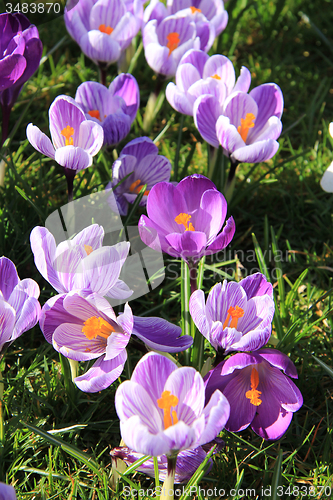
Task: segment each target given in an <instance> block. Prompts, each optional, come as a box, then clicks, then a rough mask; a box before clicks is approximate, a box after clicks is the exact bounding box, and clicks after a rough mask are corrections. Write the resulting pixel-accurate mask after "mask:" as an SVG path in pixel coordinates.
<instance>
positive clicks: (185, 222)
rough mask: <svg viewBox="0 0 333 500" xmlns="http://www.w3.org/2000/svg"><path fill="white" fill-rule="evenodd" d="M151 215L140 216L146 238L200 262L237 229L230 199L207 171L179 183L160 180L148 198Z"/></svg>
mask: <svg viewBox="0 0 333 500" xmlns="http://www.w3.org/2000/svg"><path fill="white" fill-rule="evenodd" d="M147 213H148V217H146V216H145V215H142V216H141V218H140V220H139V233H140V237H141V239H142V241H143V242H144V243H145V244H146V245H148V246H149V247H150V248H153V249H154V250H159V251H161V250H162V251H163V252H165V253H167V254H169V255H171V256H173V257H180V258H182V259H184V260H185V261H186V262H188V263H194V264H195V263H197V262H198V261H199V259H200V258H201V257H202V256H203V255H211V254H214V253H216V252H218V251H220V250H222V249H223V248H225V247H226V246H227V245H228V244H229V243H230V241H231V240H232V238H233V235H234V233H235V222H234V219H233V218H232V217H230V218H229V219H228V220H227V222H226V225H225V227H224V228H223V230H222V232H220V230H221V228H222V226H223V224H224V221H225V218H226V214H227V202H226V201H225V198H224V196H223V195H222V194H221V193H220V192H219V191H218V190H217V189H216V187H215V184H214V183H213V182H212V181H210V180H209V179H207V178H206V177H204V176H203V175H198V174H194V175H190V176H188V177H185V178H184V179H183V180H182V181H180V182H179V184H178V185H177V186H174V185H173V184H171V183H167V182H160V183H159V184H156V185H155V186H154V187H153V188H152V189H151V191H150V193H149V195H148V199H147Z"/></svg>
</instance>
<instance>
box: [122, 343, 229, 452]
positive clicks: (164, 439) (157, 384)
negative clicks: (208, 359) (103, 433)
mask: <svg viewBox="0 0 333 500" xmlns="http://www.w3.org/2000/svg"><path fill="white" fill-rule="evenodd" d="M204 401H205V389H204V383H203V379H202V377H201V375H200V374H199V373H198V372H197V371H196V370H195V369H194V368H192V367H188V366H184V367H181V368H177V365H176V364H175V363H174V362H173V361H171V360H169V359H168V358H166V357H164V356H162V355H160V354H157V353H148V354H146V355H145V356H144V357H143V358H141V360H140V361H139V362H138V364H137V365H136V367H135V369H134V371H133V374H132V377H131V380H127V381H125V382H123V383H122V384H121V385H120V386H119V387H118V389H117V392H116V397H115V405H116V411H117V414H118V417H119V419H120V431H121V435H122V438H123V440H124V441H125V443H126V445H127V446H128V447H129V448H132V449H133V450H134V451H137V452H139V453H144V454H145V455H151V456H154V457H157V456H159V455H164V454H166V455H168V456H169V455H175V454H177V453H178V452H180V451H182V450H188V449H195V448H197V447H198V446H200V445H203V444H205V443H208V442H209V441H211V440H212V439H214V438H215V437H216V436H217V434H218V433H219V432H220V431H221V430H222V429H223V427H224V425H225V423H226V421H227V420H228V418H229V404H228V402H227V400H226V398H225V397H224V396H223V394H222V393H221V392H220V391H218V390H217V391H215V392H214V393H213V394H212V396H211V398H210V400H209V402H208V403H207V404H206V406H205V404H204Z"/></svg>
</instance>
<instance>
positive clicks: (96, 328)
mask: <svg viewBox="0 0 333 500" xmlns="http://www.w3.org/2000/svg"><path fill="white" fill-rule="evenodd" d="M114 331H115V330H114V328H112V326H111V325H110V324H109V323H108V322H107V321H105V320H104V319H103V318H101V317H100V316H99V317H98V318H97V316H92V317H91V318H88V319H87V320H86V321H85V322H84V326H83V327H82V333H84V334H85V336H86V337H87V339H89V340H92V339H94V338H95V337H97V335H98V336H99V337H103V338H104V339H107V338H109V337H110V335H111V333H112V332H114Z"/></svg>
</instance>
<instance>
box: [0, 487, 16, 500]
mask: <svg viewBox="0 0 333 500" xmlns="http://www.w3.org/2000/svg"><path fill="white" fill-rule="evenodd" d="M0 500H17V497H16V493H15V490H14V488H13V486H10V484H5V483H0Z"/></svg>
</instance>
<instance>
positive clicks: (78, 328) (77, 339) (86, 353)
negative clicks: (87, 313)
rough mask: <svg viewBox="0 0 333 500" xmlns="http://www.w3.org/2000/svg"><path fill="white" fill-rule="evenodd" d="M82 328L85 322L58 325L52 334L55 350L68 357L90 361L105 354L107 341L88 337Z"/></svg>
mask: <svg viewBox="0 0 333 500" xmlns="http://www.w3.org/2000/svg"><path fill="white" fill-rule="evenodd" d="M82 328H83V323H82V324H81V325H74V324H71V323H62V324H61V325H60V326H58V327H57V328H56V330H55V331H54V334H53V336H52V344H53V347H54V348H55V350H56V351H58V352H60V353H61V354H63V355H64V356H66V358H70V359H74V360H76V361H89V360H90V359H96V358H99V357H100V356H101V355H102V354H104V353H105V349H106V341H105V343H103V342H101V339H100V338H94V339H91V340H90V339H88V338H87V337H86V336H85V335H84V333H83V332H82ZM103 340H104V339H103Z"/></svg>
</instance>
